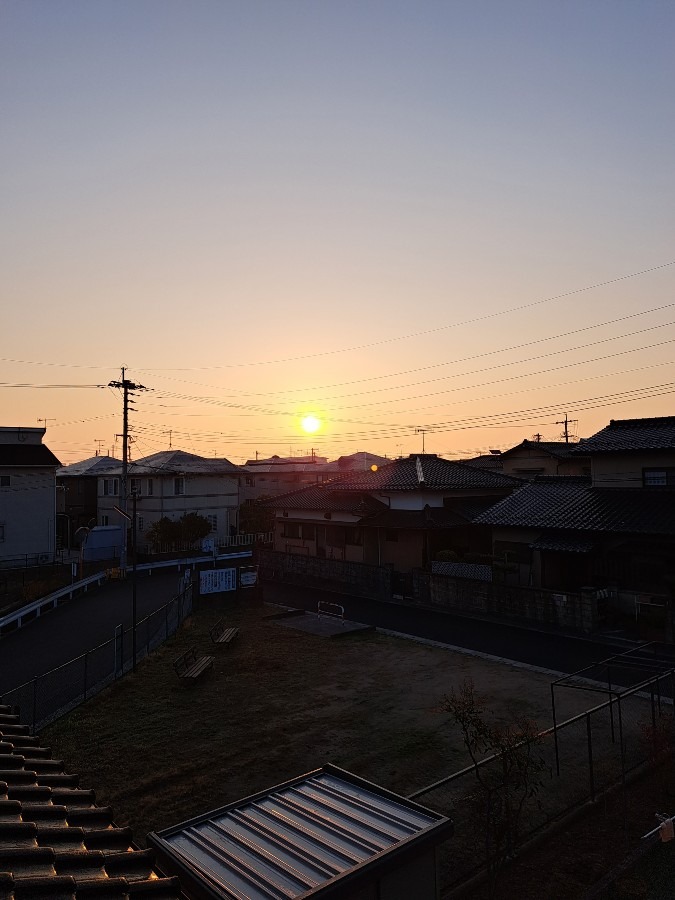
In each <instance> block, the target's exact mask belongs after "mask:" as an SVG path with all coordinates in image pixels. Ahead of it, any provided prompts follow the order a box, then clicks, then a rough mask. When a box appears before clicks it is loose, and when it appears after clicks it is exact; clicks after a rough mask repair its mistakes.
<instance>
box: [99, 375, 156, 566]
mask: <svg viewBox="0 0 675 900" xmlns="http://www.w3.org/2000/svg"><path fill="white" fill-rule="evenodd" d="M125 372H126V369H125V368H124V366H122V380H121V381H111V382H110V383H109V385H108V387H114V388H121V390H122V398H123V406H122V478H121V479H120V507H121V508H122V509H123V510H124V511H125V512H126V509H127V473H128V471H129V407H130V406H133V402H134V401H133V400H132V399H131V398H130V396H129V395H130V394H132V395H133V393H134V391H145V390H147V388H145V387H143V385H142V384H134V382H133V381H129V380H128V379H127V378H125V377H124V376H125ZM126 568H127V527H126V525H125V526H124V527H123V529H122V547H121V550H120V569H121V570H122V571H123V572H125V571H126Z"/></svg>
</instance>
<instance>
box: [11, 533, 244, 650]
mask: <svg viewBox="0 0 675 900" xmlns="http://www.w3.org/2000/svg"><path fill="white" fill-rule="evenodd" d="M250 556H253V551H252V550H240V551H239V552H238V553H220V554H218V555H216V556H213V555H211V556H192V557H189V558H187V559H165V560H162V561H160V562H150V563H141V565H138V566H136V571H137V572H148V574H150V575H152V571H153V569H167V568H170V567H172V566H175V567H176V568H177V569H178V571H179V572H180V570H181V569H183V568H188V567H194V566H195V565H198V564H200V563H209V562H214V560H215V561H216V562H219V561H221V560H228V559H243V558H246V557H250ZM110 571H112V570H108V571H104V572H97V573H96V574H95V575H90V576H89V577H88V578H83V579H82V581H74V582H73V583H72V584H69V585H67V586H66V587H64V588H61V589H60V590H58V591H54V593H53V594H48V595H47V596H46V597H41V598H40V599H39V600H33V602H32V603H29V604H28V605H27V606H22V607H21V609H15V610H14V611H13V612H10V613H7V615H5V616H2V617H0V638H1V637H2V635H3V634H5V633H6V632H8V631H16V630H17V629H18V628H23V626H24V624H26V625H27V624H28V623H29V622H33V621H34V620H35V619H37V618H39V617H40V616H41V615H43V613H46V612H50V611H51V610H52V609H56V607H57V606H58V605H59V603H60V602H65V601H66V600H72V598H73V596H74V595H75V594H77V593H80V591H82V592H85V593H86V591H87V590H88V589H89V587H90V586H91V585H92V584H95V585H96V586H97V587H100V586H101V584H102V583H103V582H104V581H107V580H108V578H109V577H110V576H109V574H108V573H109V572H110ZM130 571H131V566H128V567H127V570H126V574H127V575H128V573H129V572H130Z"/></svg>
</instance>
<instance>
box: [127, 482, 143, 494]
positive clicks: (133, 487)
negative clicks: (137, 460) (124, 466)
mask: <svg viewBox="0 0 675 900" xmlns="http://www.w3.org/2000/svg"><path fill="white" fill-rule="evenodd" d="M129 492H130V493H131V494H137V495H138V496H139V497H140V496H141V479H140V478H132V479H131V481H130V483H129Z"/></svg>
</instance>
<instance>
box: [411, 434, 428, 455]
mask: <svg viewBox="0 0 675 900" xmlns="http://www.w3.org/2000/svg"><path fill="white" fill-rule="evenodd" d="M427 431H431V429H430V428H416V429H415V434H421V435H422V454H424V435H425V434H426V433H427Z"/></svg>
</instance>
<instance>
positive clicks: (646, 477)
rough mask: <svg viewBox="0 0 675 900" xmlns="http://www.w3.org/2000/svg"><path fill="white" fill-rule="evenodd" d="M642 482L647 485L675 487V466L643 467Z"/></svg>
mask: <svg viewBox="0 0 675 900" xmlns="http://www.w3.org/2000/svg"><path fill="white" fill-rule="evenodd" d="M642 483H643V485H644V486H645V487H675V468H663V469H643V470H642Z"/></svg>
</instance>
